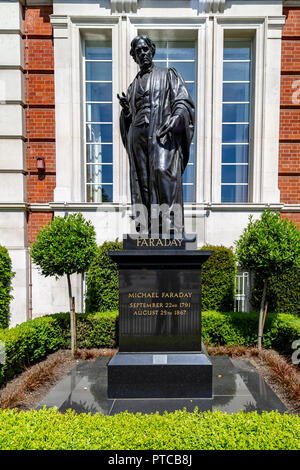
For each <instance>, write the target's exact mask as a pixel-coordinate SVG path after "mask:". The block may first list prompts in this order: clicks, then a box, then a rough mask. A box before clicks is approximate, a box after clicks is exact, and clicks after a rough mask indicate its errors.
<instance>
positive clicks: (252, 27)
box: [211, 18, 265, 205]
mask: <svg viewBox="0 0 300 470" xmlns="http://www.w3.org/2000/svg"><path fill="white" fill-rule="evenodd" d="M214 21H215V37H214V50H215V51H216V52H215V55H214V64H215V67H214V70H215V76H214V77H213V81H214V87H213V126H212V127H213V129H212V134H213V135H212V188H211V201H212V203H219V204H222V205H226V204H233V205H236V204H249V203H260V202H261V198H262V184H263V178H262V174H261V173H262V172H261V170H260V168H261V165H262V159H263V130H264V113H263V104H264V103H263V102H264V88H265V74H264V70H263V64H264V58H265V24H264V21H263V20H262V19H261V20H258V22H257V23H252V22H251V21H247V20H245V19H243V20H241V19H240V18H236V20H234V21H233V20H232V19H226V18H215V20H214ZM229 38H231V39H232V38H236V39H241V40H242V39H247V40H251V41H252V72H251V79H252V84H251V91H252V99H250V128H249V161H248V163H249V169H248V201H247V202H231V203H228V202H222V198H221V184H222V175H221V171H222V132H221V131H220V129H222V117H223V109H222V101H223V54H224V40H225V39H229ZM254 156H255V158H254Z"/></svg>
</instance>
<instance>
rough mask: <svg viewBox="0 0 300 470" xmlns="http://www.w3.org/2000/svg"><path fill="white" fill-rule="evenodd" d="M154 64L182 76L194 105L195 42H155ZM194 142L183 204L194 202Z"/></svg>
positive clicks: (187, 171)
mask: <svg viewBox="0 0 300 470" xmlns="http://www.w3.org/2000/svg"><path fill="white" fill-rule="evenodd" d="M155 45H156V53H155V56H154V62H155V63H156V64H157V65H161V66H163V67H174V68H175V69H176V70H178V72H179V73H180V74H181V75H182V77H183V79H184V81H185V83H186V86H187V89H188V91H189V93H190V95H191V97H192V99H193V101H194V103H195V105H196V42H195V41H180V40H178V41H174V40H172V41H155ZM195 140H196V137H195V135H194V138H193V142H192V144H191V147H190V158H189V162H188V164H187V167H186V169H185V172H184V174H183V199H184V202H194V201H195Z"/></svg>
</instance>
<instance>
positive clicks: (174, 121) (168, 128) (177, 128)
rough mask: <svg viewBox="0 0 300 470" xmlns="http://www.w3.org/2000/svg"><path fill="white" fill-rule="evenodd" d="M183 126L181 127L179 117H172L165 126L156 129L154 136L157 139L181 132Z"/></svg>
mask: <svg viewBox="0 0 300 470" xmlns="http://www.w3.org/2000/svg"><path fill="white" fill-rule="evenodd" d="M183 128H184V126H183V125H182V118H181V116H180V115H175V116H172V117H171V118H170V119H169V120H168V121H167V122H165V124H163V125H162V126H161V128H160V129H158V131H157V133H156V135H157V137H158V138H159V139H161V138H162V137H164V136H165V135H167V134H174V133H178V132H181V131H182V129H183Z"/></svg>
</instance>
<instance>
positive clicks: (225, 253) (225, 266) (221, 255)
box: [201, 245, 236, 312]
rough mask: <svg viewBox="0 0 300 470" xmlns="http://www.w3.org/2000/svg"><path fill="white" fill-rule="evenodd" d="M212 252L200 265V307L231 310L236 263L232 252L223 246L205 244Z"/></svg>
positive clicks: (223, 310)
mask: <svg viewBox="0 0 300 470" xmlns="http://www.w3.org/2000/svg"><path fill="white" fill-rule="evenodd" d="M201 250H212V251H213V252H214V253H213V254H212V256H210V258H209V259H208V260H207V261H206V262H205V263H204V264H203V266H202V309H203V310H219V311H221V312H226V311H230V310H233V306H234V293H235V276H236V264H235V258H234V253H233V251H232V250H231V249H230V248H226V247H225V246H213V245H206V246H203V247H202V248H201Z"/></svg>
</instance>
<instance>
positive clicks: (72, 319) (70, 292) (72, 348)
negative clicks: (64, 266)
mask: <svg viewBox="0 0 300 470" xmlns="http://www.w3.org/2000/svg"><path fill="white" fill-rule="evenodd" d="M67 280H68V291H69V306H70V329H71V353H72V357H74V353H75V328H74V326H75V325H74V323H75V322H74V314H73V300H72V286H71V278H70V274H67Z"/></svg>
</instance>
